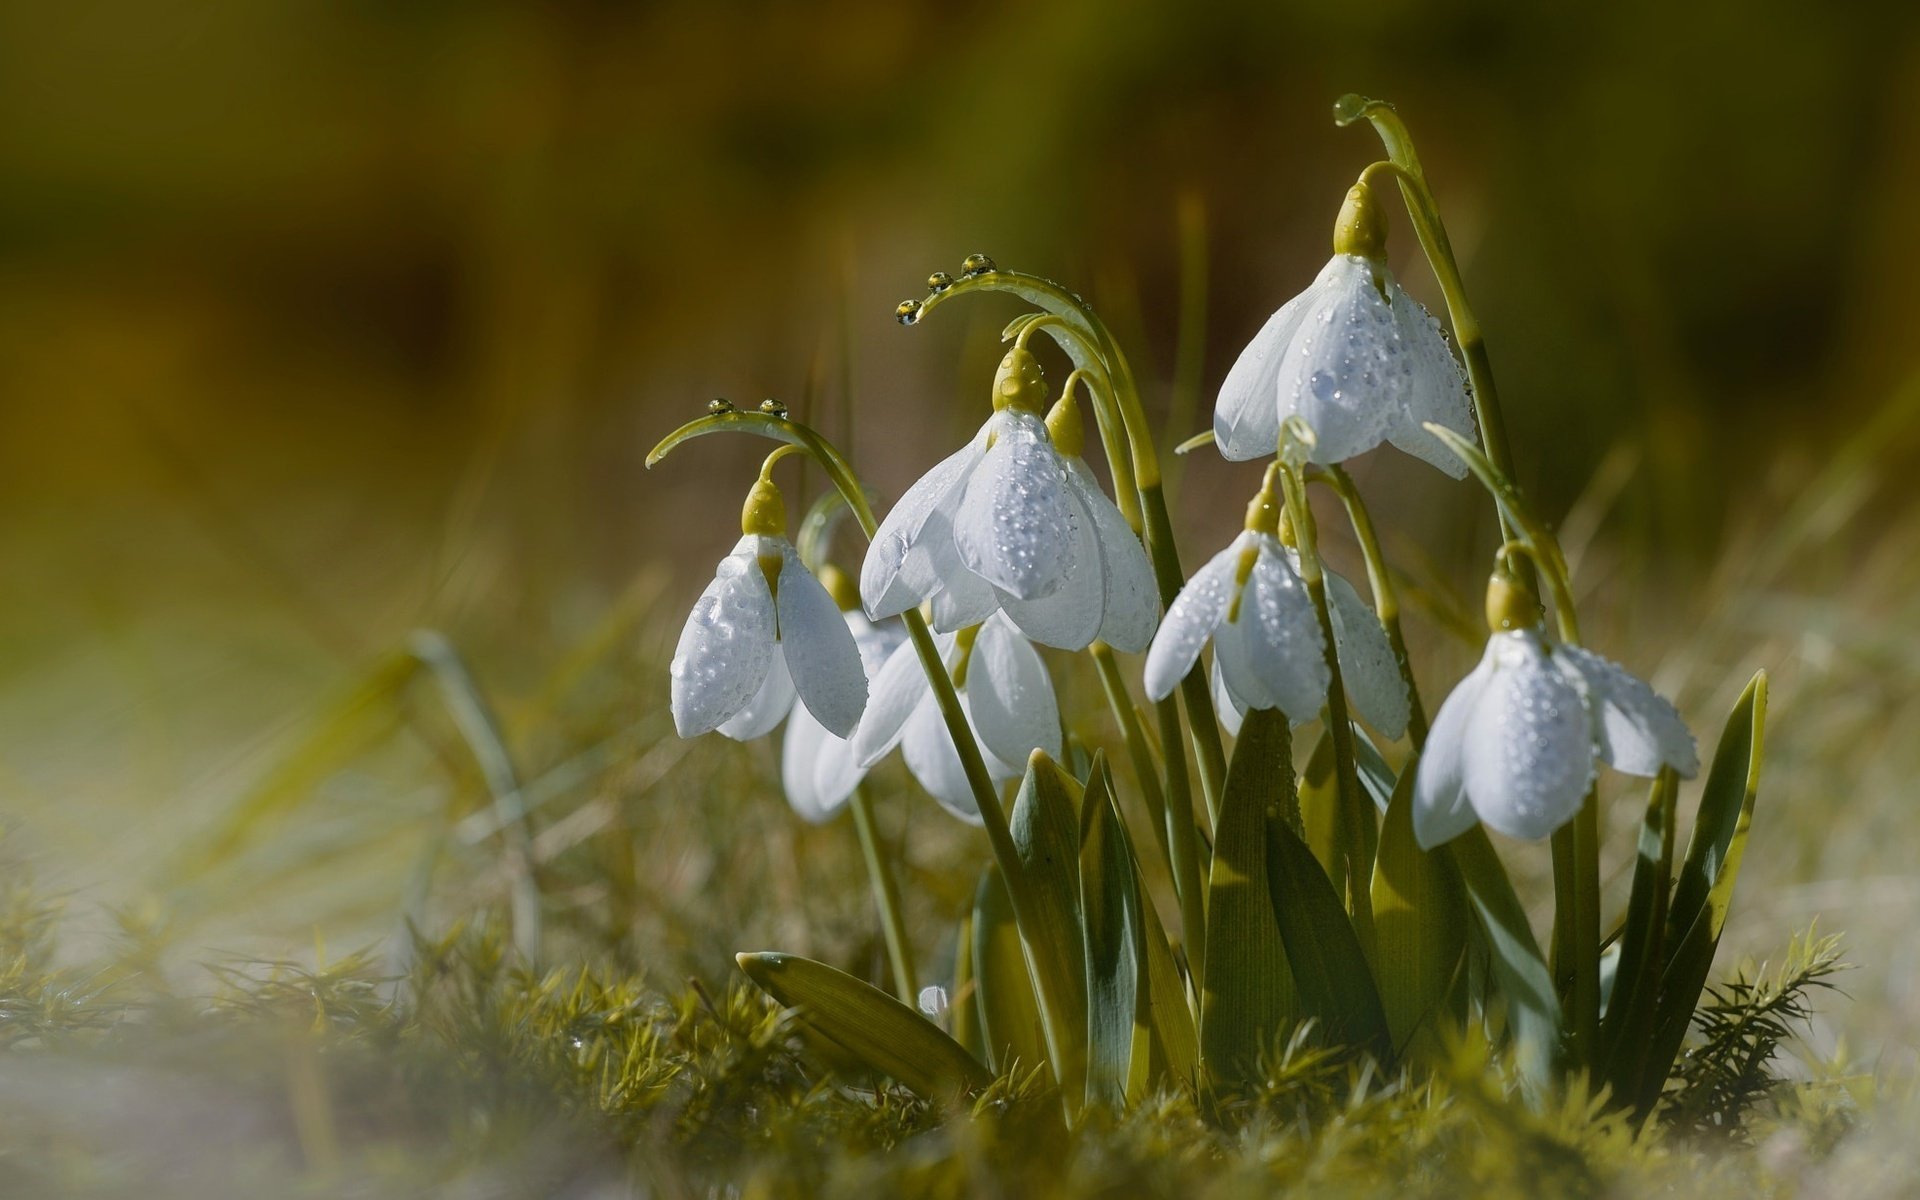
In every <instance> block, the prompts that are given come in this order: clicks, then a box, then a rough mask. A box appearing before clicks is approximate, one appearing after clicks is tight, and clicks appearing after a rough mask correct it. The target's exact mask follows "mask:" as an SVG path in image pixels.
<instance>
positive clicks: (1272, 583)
mask: <svg viewBox="0 0 1920 1200" xmlns="http://www.w3.org/2000/svg"><path fill="white" fill-rule="evenodd" d="M1255 536H1256V542H1257V545H1258V546H1259V548H1260V550H1259V557H1258V558H1257V559H1256V560H1255V562H1254V566H1253V572H1252V574H1250V575H1249V576H1248V577H1247V585H1246V588H1245V590H1244V591H1242V592H1241V594H1240V611H1239V612H1238V613H1236V614H1231V615H1229V617H1228V619H1227V620H1226V622H1224V623H1223V624H1222V625H1221V626H1220V628H1219V629H1218V630H1217V631H1215V633H1214V646H1215V647H1216V649H1217V651H1218V657H1220V659H1221V660H1222V661H1223V662H1224V663H1225V665H1226V667H1227V686H1228V687H1230V688H1231V689H1232V690H1233V692H1234V694H1235V695H1237V696H1239V697H1241V698H1242V699H1244V700H1245V701H1247V703H1248V705H1249V706H1250V707H1253V708H1278V709H1280V710H1281V711H1282V712H1284V713H1286V714H1287V716H1288V717H1289V718H1291V719H1292V720H1294V721H1308V720H1311V719H1312V718H1313V717H1314V716H1315V715H1316V714H1317V713H1318V712H1319V711H1320V708H1321V706H1322V705H1323V704H1325V703H1326V699H1327V685H1328V684H1329V683H1330V682H1332V673H1331V672H1329V671H1328V670H1327V658H1326V653H1327V651H1326V641H1325V638H1324V635H1323V634H1322V633H1321V630H1320V616H1319V614H1318V613H1317V612H1315V611H1314V607H1313V600H1312V598H1311V597H1310V596H1308V594H1307V587H1306V585H1305V584H1304V583H1302V582H1301V581H1300V577H1299V576H1298V575H1296V574H1295V573H1294V570H1293V564H1292V563H1290V562H1289V561H1288V560H1287V556H1286V551H1285V550H1284V549H1283V548H1282V547H1281V545H1280V543H1279V540H1278V539H1276V538H1273V537H1271V536H1268V535H1265V534H1259V535H1255Z"/></svg>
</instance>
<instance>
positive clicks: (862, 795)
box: [847, 785, 920, 1007]
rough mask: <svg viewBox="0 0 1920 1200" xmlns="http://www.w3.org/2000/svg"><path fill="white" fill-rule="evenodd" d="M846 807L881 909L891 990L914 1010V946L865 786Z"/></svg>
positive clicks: (916, 997)
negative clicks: (890, 975) (889, 968)
mask: <svg viewBox="0 0 1920 1200" xmlns="http://www.w3.org/2000/svg"><path fill="white" fill-rule="evenodd" d="M847 807H849V808H851V809H852V810H853V826H854V828H855V829H856V830H858V831H859V833H860V852H861V853H862V854H863V855H865V856H866V859H867V876H868V878H869V879H871V880H872V882H873V900H874V903H875V904H876V905H878V906H879V908H880V931H881V933H882V934H883V935H884V936H885V938H886V942H887V961H888V963H889V964H890V965H891V966H892V967H893V988H894V991H895V992H897V993H899V996H900V999H901V1001H902V1002H904V1003H905V1004H907V1005H908V1006H909V1007H914V1006H916V1005H917V1004H918V1002H919V997H920V985H919V984H918V983H917V982H916V981H915V979H914V973H913V944H912V943H911V942H909V941H908V940H907V927H906V923H905V922H904V921H902V920H901V919H900V887H899V885H898V884H897V883H896V882H895V881H894V878H893V868H892V867H891V866H890V865H888V863H887V854H886V847H884V846H883V845H881V843H880V830H879V827H878V826H877V825H876V824H875V822H874V814H873V797H871V796H869V795H867V789H866V787H865V786H864V785H862V786H858V787H855V788H854V789H853V796H852V797H851V798H850V799H849V800H848V802H847Z"/></svg>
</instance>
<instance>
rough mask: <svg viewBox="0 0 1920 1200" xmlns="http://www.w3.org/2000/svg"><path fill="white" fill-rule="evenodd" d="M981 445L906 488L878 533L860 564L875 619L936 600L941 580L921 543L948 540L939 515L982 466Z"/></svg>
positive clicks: (955, 454)
mask: <svg viewBox="0 0 1920 1200" xmlns="http://www.w3.org/2000/svg"><path fill="white" fill-rule="evenodd" d="M983 453H984V450H983V449H982V439H981V438H979V437H976V438H975V439H974V440H973V441H972V442H970V443H968V444H967V445H965V446H962V447H961V448H960V449H958V450H956V451H954V452H953V453H952V454H950V455H948V456H947V457H946V458H945V459H943V460H941V461H940V462H939V463H938V464H936V465H935V466H934V468H933V469H932V470H930V471H928V472H927V473H926V474H925V475H922V476H921V477H920V479H919V480H918V482H916V483H915V484H914V485H913V486H912V487H910V488H908V489H907V491H906V494H905V495H903V496H901V497H900V500H899V502H898V503H897V504H895V505H894V506H893V508H892V509H891V510H890V511H889V512H888V513H887V515H886V519H885V520H883V521H881V522H880V527H879V528H878V529H876V530H875V531H874V534H873V544H872V545H870V546H869V547H867V557H866V559H865V560H864V561H863V562H862V563H861V564H860V600H861V603H863V604H864V605H865V606H866V609H867V612H868V613H870V614H871V615H872V616H874V617H876V618H878V617H891V616H898V615H899V614H900V613H903V612H905V611H907V610H908V609H909V608H912V607H913V606H914V605H916V604H918V603H920V602H921V601H922V600H925V599H926V598H927V597H928V596H930V595H932V594H933V591H934V589H935V588H936V587H937V586H938V584H939V580H938V578H937V577H936V574H935V571H934V561H933V557H932V556H931V555H930V554H929V553H928V551H927V550H926V549H925V548H924V546H923V540H927V539H931V540H935V541H937V540H938V538H939V537H940V536H950V527H949V526H948V524H947V522H946V521H945V520H940V521H938V523H937V524H936V527H935V528H933V529H928V528H927V525H928V524H929V523H930V522H932V521H933V520H934V518H935V517H936V515H937V514H940V513H942V512H943V511H944V510H945V509H949V508H951V507H952V505H953V504H954V502H955V501H956V498H957V496H958V494H959V492H960V490H961V488H962V487H964V485H965V484H966V481H967V477H968V476H969V475H970V474H972V472H973V469H974V468H975V467H976V466H978V465H979V462H980V458H981V456H982V454H983Z"/></svg>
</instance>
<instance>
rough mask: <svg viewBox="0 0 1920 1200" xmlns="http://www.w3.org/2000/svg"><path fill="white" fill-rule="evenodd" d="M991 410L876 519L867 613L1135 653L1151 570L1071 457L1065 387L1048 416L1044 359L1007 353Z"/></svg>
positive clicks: (1148, 604) (1073, 416) (1147, 634)
mask: <svg viewBox="0 0 1920 1200" xmlns="http://www.w3.org/2000/svg"><path fill="white" fill-rule="evenodd" d="M993 401H994V406H995V412H994V414H993V416H992V417H990V418H989V419H988V421H987V423H986V424H985V425H984V426H982V427H981V430H980V432H979V433H978V434H976V435H975V436H974V438H973V440H972V441H971V442H969V443H968V444H967V445H966V446H965V447H963V448H961V449H960V450H958V451H956V452H955V453H954V454H952V455H950V456H949V457H948V458H946V459H945V460H944V461H942V462H941V463H940V464H939V465H937V466H935V467H934V468H933V469H932V470H931V471H928V472H927V473H926V474H925V475H924V476H922V477H921V478H920V480H919V482H917V483H915V484H914V485H913V486H912V487H911V488H909V489H907V492H906V494H905V495H903V496H901V498H900V502H899V503H898V504H896V505H894V507H893V510H892V511H891V512H889V513H888V514H887V516H886V519H885V520H883V521H882V522H881V523H880V528H879V530H878V531H877V532H876V533H875V535H874V539H873V545H872V546H871V547H870V548H869V549H868V551H867V558H866V562H865V564H864V565H863V567H862V569H861V573H860V594H861V597H862V599H863V600H864V601H865V603H866V607H867V612H868V614H869V615H870V616H872V617H874V618H876V619H878V618H881V617H887V616H893V615H895V614H898V613H902V612H905V611H906V610H907V609H909V608H913V607H915V606H917V605H919V604H922V603H930V604H931V608H932V617H933V620H932V624H933V627H934V629H935V630H936V631H939V632H942V633H951V632H954V631H956V630H959V629H964V628H966V627H968V626H971V625H977V624H979V623H980V622H982V621H984V620H986V619H987V617H989V616H991V615H992V614H993V613H995V612H1000V611H1004V612H1005V613H1006V615H1007V617H1008V619H1009V620H1011V621H1012V622H1013V623H1014V625H1016V626H1017V627H1018V628H1019V629H1020V630H1021V631H1022V632H1023V633H1025V634H1026V635H1027V636H1028V637H1030V638H1032V639H1033V640H1034V641H1037V642H1040V643H1042V644H1043V645H1049V646H1056V647H1059V648H1061V649H1067V650H1080V649H1084V648H1086V646H1087V645H1089V644H1090V643H1092V642H1093V641H1094V640H1095V639H1096V638H1098V639H1099V640H1101V641H1105V642H1107V643H1108V644H1110V645H1112V646H1114V647H1116V648H1118V649H1122V650H1130V651H1139V650H1142V649H1144V648H1145V647H1146V644H1147V641H1148V639H1149V638H1151V637H1152V635H1153V627H1154V620H1155V618H1156V616H1157V615H1158V613H1157V609H1158V605H1157V603H1156V599H1155V591H1154V584H1153V571H1152V568H1151V566H1150V565H1149V564H1148V562H1147V557H1146V552H1145V551H1144V550H1143V549H1142V548H1141V546H1140V542H1139V539H1138V538H1137V537H1135V536H1134V534H1133V531H1132V530H1131V528H1129V527H1128V525H1127V523H1126V520H1125V518H1124V517H1122V516H1121V515H1120V511H1119V509H1118V508H1116V507H1115V506H1114V503H1113V501H1112V500H1110V499H1108V498H1107V496H1106V493H1105V492H1103V491H1102V490H1101V489H1100V486H1099V484H1098V482H1097V481H1096V480H1095V479H1094V477H1093V473H1092V472H1091V471H1090V470H1088V469H1087V465H1086V463H1085V462H1084V461H1083V460H1082V459H1081V457H1080V450H1081V444H1082V441H1083V436H1082V434H1081V426H1080V418H1079V414H1078V411H1077V410H1076V409H1075V408H1074V405H1073V402H1072V397H1071V393H1070V391H1069V393H1068V394H1067V395H1065V396H1063V397H1062V400H1061V403H1060V404H1059V405H1056V406H1055V409H1054V412H1053V414H1052V416H1051V417H1046V416H1043V414H1044V413H1045V412H1046V409H1045V402H1046V383H1045V380H1044V378H1043V377H1042V375H1041V372H1040V364H1039V362H1038V360H1036V359H1035V358H1034V357H1033V355H1032V353H1031V352H1030V351H1028V350H1027V349H1026V348H1025V347H1024V346H1015V347H1014V348H1013V349H1012V350H1010V351H1008V352H1007V355H1006V358H1005V359H1004V360H1003V361H1002V363H1001V365H1000V370H999V373H998V375H997V376H996V378H995V381H994V390H993ZM1056 437H1058V438H1060V439H1064V442H1062V441H1056Z"/></svg>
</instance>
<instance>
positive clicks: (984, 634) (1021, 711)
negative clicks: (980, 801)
mask: <svg viewBox="0 0 1920 1200" xmlns="http://www.w3.org/2000/svg"><path fill="white" fill-rule="evenodd" d="M935 643H936V644H937V645H938V646H939V648H940V657H941V660H942V661H944V662H945V663H946V664H947V669H948V670H949V671H950V672H951V673H952V675H953V681H954V688H955V690H956V691H957V692H958V693H959V697H960V707H961V709H962V710H963V711H965V713H966V715H967V723H968V724H969V725H970V726H971V727H972V729H973V734H974V738H975V740H976V741H978V742H979V744H980V751H981V754H982V756H983V757H984V758H985V759H986V763H987V772H988V774H990V775H992V776H993V780H994V782H995V783H1003V782H1005V781H1006V780H1009V779H1018V778H1020V777H1021V776H1022V775H1023V774H1025V773H1026V763H1027V757H1028V756H1029V755H1030V754H1032V753H1033V752H1034V751H1035V750H1045V751H1046V752H1047V753H1048V754H1050V755H1053V756H1054V757H1056V758H1057V757H1058V756H1059V754H1060V716H1059V709H1058V706H1057V705H1056V703H1055V700H1054V694H1053V681H1052V680H1051V679H1049V678H1048V677H1047V668H1046V665H1045V664H1044V663H1042V662H1041V661H1040V655H1039V652H1037V651H1036V650H1034V648H1033V646H1032V645H1031V644H1030V643H1029V642H1028V641H1027V639H1026V638H1025V637H1023V636H1021V634H1020V631H1019V630H1018V629H1016V628H1014V625H1013V623H1012V622H1011V621H1010V620H1008V619H1007V617H1006V615H1005V614H1004V613H996V614H994V615H993V616H992V617H989V618H988V619H987V621H986V622H985V623H984V624H982V625H980V626H979V627H977V628H975V629H967V630H962V631H960V632H958V633H944V634H940V635H938V636H937V637H936V638H935ZM895 746H898V747H900V751H901V755H902V757H904V758H905V759H906V760H907V769H908V770H910V771H912V772H913V776H914V778H915V779H918V780H919V781H920V785H921V786H922V787H924V788H926V789H927V791H928V792H930V793H931V794H932V795H933V798H934V799H935V800H938V801H939V802H940V804H941V806H942V807H944V808H946V810H947V811H948V812H951V813H952V814H953V815H955V816H957V817H959V818H960V819H961V820H964V821H969V822H972V823H973V824H979V823H980V810H979V808H978V806H977V805H976V803H975V801H974V796H973V789H972V787H970V786H969V785H968V783H967V776H966V772H965V770H963V769H962V767H961V765H960V754H959V752H958V751H956V750H955V749H954V748H953V737H952V735H951V734H950V733H949V732H948V730H947V724H946V721H945V720H944V719H942V717H941V715H940V705H939V702H938V701H937V700H936V699H935V698H934V695H933V687H932V685H931V684H929V683H928V682H927V677H926V674H925V672H924V671H923V670H922V669H921V665H920V657H919V654H918V653H917V652H916V651H915V649H914V647H913V645H912V644H911V643H906V644H903V645H901V646H900V647H899V648H898V649H896V650H895V651H894V652H893V654H892V655H891V656H890V657H889V658H888V659H887V661H886V664H885V665H884V666H882V667H881V668H880V672H879V674H878V675H876V676H875V677H874V680H873V703H872V704H871V705H870V706H869V707H868V709H867V714H866V716H865V717H863V718H862V719H861V721H860V728H859V729H858V730H857V731H855V733H854V735H853V756H854V761H855V762H857V763H858V764H859V765H860V766H861V767H863V768H865V767H871V766H872V765H873V764H874V763H876V762H878V761H879V760H880V759H881V758H883V757H885V756H886V754H887V752H888V751H890V750H892V749H893V748H894V747H895Z"/></svg>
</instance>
